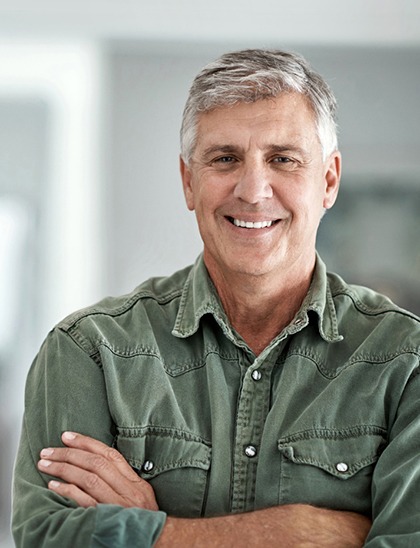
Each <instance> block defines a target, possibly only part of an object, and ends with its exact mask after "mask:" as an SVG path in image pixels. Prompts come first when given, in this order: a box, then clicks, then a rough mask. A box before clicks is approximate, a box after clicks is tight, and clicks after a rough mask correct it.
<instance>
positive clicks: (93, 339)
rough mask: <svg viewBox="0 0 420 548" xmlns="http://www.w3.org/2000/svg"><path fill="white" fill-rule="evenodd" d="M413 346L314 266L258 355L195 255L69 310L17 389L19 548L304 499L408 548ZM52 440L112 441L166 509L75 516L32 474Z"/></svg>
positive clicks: (416, 527) (413, 537)
mask: <svg viewBox="0 0 420 548" xmlns="http://www.w3.org/2000/svg"><path fill="white" fill-rule="evenodd" d="M419 347H420V322H419V319H418V318H416V317H415V316H414V315H412V314H410V313H409V312H406V311H404V310H401V309H399V308H398V307H396V306H395V305H394V304H392V303H391V302H390V301H389V300H388V299H386V298H385V297H383V296H381V295H378V294H377V293H375V292H373V291H370V290H369V289H366V288H363V287H356V286H349V285H348V284H346V283H345V282H344V281H343V280H342V279H341V278H340V277H339V276H337V275H335V274H330V273H328V274H327V272H326V269H325V266H324V264H323V263H322V261H321V260H320V259H319V258H318V260H317V266H316V270H315V273H314V277H313V281H312V284H311V288H310V290H309V293H308V295H307V297H306V299H305V301H304V303H303V304H302V307H301V309H300V311H299V312H298V313H297V315H296V317H295V318H294V320H293V321H292V322H291V323H290V325H289V326H287V327H286V328H285V329H284V330H283V331H282V332H281V333H280V334H279V335H278V336H277V337H276V338H275V339H274V340H273V341H272V342H271V343H270V344H269V346H268V347H267V348H265V350H264V351H263V352H262V353H261V354H260V355H259V356H257V357H256V356H255V355H254V354H253V353H252V351H251V350H250V349H249V348H248V346H247V345H246V344H245V342H244V341H243V340H242V339H241V337H240V336H239V335H238V334H237V333H236V332H235V331H234V330H233V329H232V327H231V326H230V324H229V321H228V319H227V317H226V315H225V313H224V311H223V309H222V307H221V305H220V302H219V298H218V295H217V293H216V291H215V289H214V287H213V285H212V283H211V280H210V279H209V277H208V275H207V272H206V269H205V266H204V263H203V260H202V257H199V259H198V260H197V262H196V264H195V265H194V266H193V267H188V268H186V269H184V270H182V271H179V272H177V273H175V274H174V275H173V276H171V277H168V278H155V279H151V280H149V281H147V282H145V283H144V284H142V285H141V286H139V288H137V289H136V290H135V291H134V292H133V293H131V294H130V295H127V296H123V297H119V298H108V299H105V300H103V301H101V302H100V303H99V304H98V305H96V306H93V307H90V308H88V309H85V310H82V311H79V312H77V313H75V314H72V315H71V316H70V317H68V318H66V319H65V320H64V321H63V322H61V323H60V324H59V325H58V326H57V327H56V328H55V329H54V330H52V332H51V333H50V334H49V335H48V337H47V339H46V341H45V342H44V345H43V347H42V348H41V350H40V353H39V355H38V356H37V358H36V359H35V361H34V364H33V366H32V368H31V371H30V373H29V376H28V381H27V389H26V404H25V405H26V409H25V417H24V425H23V430H22V438H21V444H20V449H19V454H18V459H17V464H16V470H15V488H14V489H15V491H14V534H15V539H16V542H17V545H18V546H31V547H33V546H45V547H47V546H54V547H55V546H60V548H65V547H72V548H73V547H74V546H89V545H90V543H91V542H92V546H102V545H103V546H108V545H109V546H111V545H112V546H113V547H125V546H135V544H133V539H152V538H153V539H155V538H157V535H158V534H159V532H160V530H161V527H162V526H163V522H164V513H167V514H169V515H173V516H184V517H201V516H213V515H223V514H226V513H231V512H242V511H251V510H254V509H259V508H265V507H269V506H274V505H278V504H289V503H308V504H313V505H317V506H322V507H327V508H331V509H340V510H351V511H355V512H359V513H363V514H366V515H368V516H371V517H372V519H373V526H372V529H371V532H370V535H369V537H368V540H367V546H369V547H374V546H393V547H396V546H404V547H407V546H420V519H419V515H420V496H419V493H420V375H419ZM64 430H73V431H78V432H81V433H83V434H87V435H90V436H93V437H95V438H97V439H100V440H102V441H104V442H105V443H107V444H109V445H113V446H115V447H116V448H117V449H118V450H119V451H120V452H121V453H123V455H124V456H125V458H126V459H127V461H128V462H129V463H130V465H131V466H132V467H133V468H134V469H135V470H136V471H137V473H138V474H140V475H141V476H142V477H143V478H144V479H146V480H147V481H149V482H150V483H151V485H152V486H153V488H154V490H155V493H156V497H157V501H158V504H159V508H160V510H161V511H162V514H160V513H156V515H155V516H153V512H152V513H150V512H149V513H148V512H146V513H145V512H144V511H141V510H136V509H134V510H133V509H129V510H128V509H122V508H115V509H114V508H113V507H108V506H106V507H105V510H104V509H89V510H83V509H80V508H75V507H74V506H73V505H72V503H71V502H69V501H67V500H64V499H60V497H58V496H57V495H54V494H53V493H51V492H49V491H48V490H47V489H46V482H47V480H48V478H47V477H45V476H43V475H41V474H40V473H39V472H38V471H37V469H36V462H37V460H38V455H39V451H40V450H41V449H42V448H43V447H49V446H55V445H59V444H60V435H61V433H62V432H63V431H64ZM101 512H105V513H106V519H104V520H102V519H98V516H99V515H101ZM155 518H156V519H155ZM109 531H113V533H112V534H113V535H114V536H113V537H112V539H113V541H112V543H111V544H106V540H104V539H106V538H107V536H108V532H109ZM41 539H42V541H41ZM92 539H93V540H92ZM98 539H101V540H100V542H105V544H100V543H99V544H98V542H99V541H98ZM145 542H146V541H145ZM138 545H139V546H143V544H142V543H141V542H140V540H139V544H138Z"/></svg>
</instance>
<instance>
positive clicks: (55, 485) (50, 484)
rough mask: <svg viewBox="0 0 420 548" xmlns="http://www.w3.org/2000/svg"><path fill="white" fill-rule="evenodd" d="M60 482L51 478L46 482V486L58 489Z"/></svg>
mask: <svg viewBox="0 0 420 548" xmlns="http://www.w3.org/2000/svg"><path fill="white" fill-rule="evenodd" d="M60 485H61V484H60V482H59V481H55V480H51V481H50V482H49V483H48V487H50V488H51V489H58V488H59V487H60Z"/></svg>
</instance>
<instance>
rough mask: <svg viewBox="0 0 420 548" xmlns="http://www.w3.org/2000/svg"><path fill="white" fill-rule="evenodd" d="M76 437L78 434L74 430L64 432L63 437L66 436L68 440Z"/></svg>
mask: <svg viewBox="0 0 420 548" xmlns="http://www.w3.org/2000/svg"><path fill="white" fill-rule="evenodd" d="M75 437H76V434H74V433H73V432H64V434H63V438H65V439H66V440H74V439H75Z"/></svg>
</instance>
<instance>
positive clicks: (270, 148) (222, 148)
mask: <svg viewBox="0 0 420 548" xmlns="http://www.w3.org/2000/svg"><path fill="white" fill-rule="evenodd" d="M241 150H242V149H241V147H238V146H235V145H229V144H224V145H212V146H209V147H208V148H206V149H204V150H203V153H202V157H203V158H208V157H209V156H212V155H213V154H215V153H217V154H220V153H221V154H234V153H238V152H241ZM264 152H266V153H267V152H268V153H269V154H284V153H285V152H288V153H295V154H296V153H297V154H300V155H301V156H304V157H306V156H307V154H308V153H307V151H306V150H305V149H303V148H302V147H299V146H297V145H295V144H293V143H285V144H284V145H278V144H268V145H266V146H265V147H264Z"/></svg>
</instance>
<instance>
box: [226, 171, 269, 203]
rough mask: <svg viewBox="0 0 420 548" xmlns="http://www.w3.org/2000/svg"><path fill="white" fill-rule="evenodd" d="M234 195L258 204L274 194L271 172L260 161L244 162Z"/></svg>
mask: <svg viewBox="0 0 420 548" xmlns="http://www.w3.org/2000/svg"><path fill="white" fill-rule="evenodd" d="M233 195H234V196H235V198H239V199H241V200H243V201H244V202H247V203H249V204H257V203H258V202H261V201H262V200H265V199H267V198H271V197H272V196H273V189H272V187H271V183H270V179H269V174H268V173H267V172H266V169H265V166H262V165H261V164H259V163H258V162H254V163H252V164H251V163H249V164H244V166H243V169H242V170H240V172H239V173H238V181H237V183H236V185H235V188H234V191H233Z"/></svg>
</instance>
